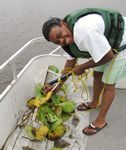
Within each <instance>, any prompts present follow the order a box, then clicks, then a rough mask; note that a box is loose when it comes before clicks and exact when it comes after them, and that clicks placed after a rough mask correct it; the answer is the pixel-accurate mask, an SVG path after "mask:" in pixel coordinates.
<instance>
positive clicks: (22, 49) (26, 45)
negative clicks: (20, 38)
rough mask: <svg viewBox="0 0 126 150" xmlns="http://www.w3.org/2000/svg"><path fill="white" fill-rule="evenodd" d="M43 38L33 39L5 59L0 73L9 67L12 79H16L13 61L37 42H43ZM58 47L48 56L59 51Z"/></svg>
mask: <svg viewBox="0 0 126 150" xmlns="http://www.w3.org/2000/svg"><path fill="white" fill-rule="evenodd" d="M44 39H45V38H44V37H37V38H34V39H31V40H30V41H28V42H27V43H26V44H25V45H23V46H22V47H21V48H20V49H19V50H18V51H17V52H16V53H14V54H13V55H12V56H11V57H10V58H9V59H7V60H6V61H5V62H4V63H3V64H2V65H0V73H1V72H3V71H4V70H5V69H6V68H7V67H8V66H10V68H11V71H12V74H13V79H14V80H15V79H17V69H16V64H15V60H16V59H17V58H18V57H19V56H20V55H21V54H22V53H23V52H25V50H26V48H27V47H28V46H29V45H31V44H33V43H35V42H36V41H38V40H44ZM59 48H60V46H58V47H57V48H56V49H54V50H52V51H51V52H50V53H49V55H52V54H54V53H55V52H56V51H57V50H59Z"/></svg>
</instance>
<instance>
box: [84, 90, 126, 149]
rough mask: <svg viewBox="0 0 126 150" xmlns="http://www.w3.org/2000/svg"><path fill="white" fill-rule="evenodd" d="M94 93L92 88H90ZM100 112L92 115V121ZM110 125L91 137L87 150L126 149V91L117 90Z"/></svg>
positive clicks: (109, 116) (109, 120) (110, 111)
mask: <svg viewBox="0 0 126 150" xmlns="http://www.w3.org/2000/svg"><path fill="white" fill-rule="evenodd" d="M90 91H92V88H90ZM97 113H98V111H94V112H92V113H91V114H90V121H93V118H95V116H96V115H97ZM107 122H108V125H107V127H105V128H104V129H103V130H101V131H100V132H99V133H98V134H96V135H93V136H89V137H88V140H87V145H86V149H85V150H98V149H100V150H124V149H126V130H125V124H126V90H121V89H116V96H115V99H114V101H113V104H112V106H111V108H110V110H109V112H108V116H107Z"/></svg>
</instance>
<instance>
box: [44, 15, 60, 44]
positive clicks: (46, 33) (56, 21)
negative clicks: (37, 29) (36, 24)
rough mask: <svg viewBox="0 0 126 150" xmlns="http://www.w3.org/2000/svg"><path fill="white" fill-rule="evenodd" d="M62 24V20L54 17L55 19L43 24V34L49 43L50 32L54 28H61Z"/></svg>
mask: <svg viewBox="0 0 126 150" xmlns="http://www.w3.org/2000/svg"><path fill="white" fill-rule="evenodd" d="M60 22H61V19H60V18H56V17H54V18H51V19H49V20H48V21H46V22H45V23H44V24H43V26H42V33H43V36H44V37H45V39H46V40H47V41H49V33H50V30H51V29H52V27H54V26H60Z"/></svg>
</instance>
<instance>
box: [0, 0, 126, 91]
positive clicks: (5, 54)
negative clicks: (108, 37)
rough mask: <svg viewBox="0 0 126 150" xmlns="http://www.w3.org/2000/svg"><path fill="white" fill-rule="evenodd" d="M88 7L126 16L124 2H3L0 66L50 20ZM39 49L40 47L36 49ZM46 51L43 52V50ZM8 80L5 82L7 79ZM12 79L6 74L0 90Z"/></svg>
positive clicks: (0, 29)
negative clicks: (114, 10)
mask: <svg viewBox="0 0 126 150" xmlns="http://www.w3.org/2000/svg"><path fill="white" fill-rule="evenodd" d="M85 7H107V8H113V9H116V10H119V11H121V12H122V13H123V14H124V15H126V10H125V1H124V0H121V2H120V1H119V0H111V1H106V0H102V1H101V0H95V1H94V0H85V1H84V0H76V1H75V0H27V1H26V0H11V1H10V0H0V64H2V63H3V62H4V61H5V60H7V59H8V58H9V57H10V56H11V55H12V54H13V53H15V52H16V51H17V50H18V49H19V48H20V47H21V46H23V45H24V44H25V43H26V42H27V41H29V40H30V39H32V38H35V37H39V36H42V34H41V26H42V24H43V23H44V21H45V20H47V19H48V18H49V17H51V16H57V17H61V18H62V17H63V16H64V15H66V14H67V13H69V12H71V11H72V10H75V9H79V8H85ZM37 46H38V47H39V43H38V45H37ZM48 46H49V48H53V47H55V46H54V45H50V44H48V43H45V45H44V47H43V48H42V49H39V50H36V52H38V51H39V52H38V53H36V54H40V53H41V54H42V53H45V52H46V53H49V52H50V50H49V49H48ZM43 49H44V50H43ZM33 51H35V49H33V48H31V50H30V52H29V53H27V54H26V55H25V57H22V59H21V60H20V61H18V69H19V70H20V68H21V66H22V65H23V63H24V60H26V58H30V57H32V55H33V53H35V52H33ZM5 78H6V79H5ZM10 79H11V76H10V74H9V72H8V71H7V72H5V74H2V75H1V76H0V89H3V87H4V86H5V85H6V84H8V82H9V80H10Z"/></svg>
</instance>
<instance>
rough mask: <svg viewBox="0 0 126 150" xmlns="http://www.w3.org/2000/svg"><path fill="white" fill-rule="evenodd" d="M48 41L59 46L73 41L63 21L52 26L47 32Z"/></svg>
mask: <svg viewBox="0 0 126 150" xmlns="http://www.w3.org/2000/svg"><path fill="white" fill-rule="evenodd" d="M49 41H51V42H53V43H55V44H58V45H61V46H66V45H71V44H72V43H73V35H72V33H71V31H70V29H69V28H68V26H67V24H66V23H65V22H61V25H60V26H54V27H52V29H51V30H50V33H49Z"/></svg>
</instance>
